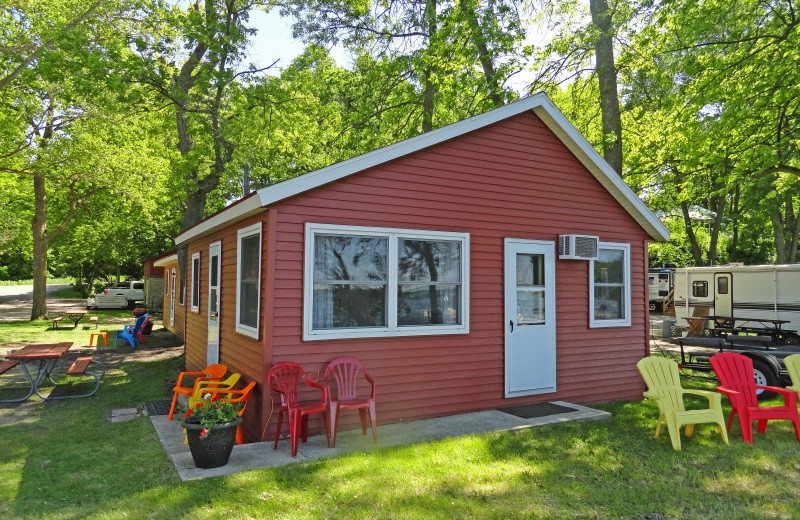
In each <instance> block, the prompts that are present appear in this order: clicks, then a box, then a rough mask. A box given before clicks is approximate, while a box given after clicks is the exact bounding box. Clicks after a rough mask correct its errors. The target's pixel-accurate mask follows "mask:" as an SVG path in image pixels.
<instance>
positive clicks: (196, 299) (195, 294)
mask: <svg viewBox="0 0 800 520" xmlns="http://www.w3.org/2000/svg"><path fill="white" fill-rule="evenodd" d="M191 309H192V312H200V253H199V252H198V253H193V254H192V301H191Z"/></svg>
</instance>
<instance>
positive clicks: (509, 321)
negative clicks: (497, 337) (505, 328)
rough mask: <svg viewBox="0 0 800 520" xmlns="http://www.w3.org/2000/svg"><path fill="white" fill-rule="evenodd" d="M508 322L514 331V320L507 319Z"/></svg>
mask: <svg viewBox="0 0 800 520" xmlns="http://www.w3.org/2000/svg"><path fill="white" fill-rule="evenodd" d="M508 324H509V325H511V332H514V320H508Z"/></svg>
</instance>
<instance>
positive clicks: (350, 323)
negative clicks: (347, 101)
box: [164, 94, 669, 441]
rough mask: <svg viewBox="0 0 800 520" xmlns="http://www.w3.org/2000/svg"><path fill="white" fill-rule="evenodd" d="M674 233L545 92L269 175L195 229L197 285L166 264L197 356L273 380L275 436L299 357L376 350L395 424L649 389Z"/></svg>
mask: <svg viewBox="0 0 800 520" xmlns="http://www.w3.org/2000/svg"><path fill="white" fill-rule="evenodd" d="M668 238H669V234H668V231H667V230H666V228H665V227H664V226H663V225H662V224H661V223H660V222H659V221H658V219H657V218H656V217H655V216H654V215H653V214H652V213H651V212H650V211H649V210H648V208H647V207H646V206H645V204H644V203H643V202H642V201H641V200H639V198H638V197H637V196H636V195H635V193H634V192H633V191H632V190H631V189H630V188H629V187H628V186H627V185H626V184H625V183H624V182H623V181H622V179H621V178H620V177H619V176H618V175H617V174H616V173H615V172H614V171H613V170H612V169H611V168H610V167H609V166H608V164H607V163H606V162H605V161H604V160H603V159H602V158H601V157H600V155H599V154H598V153H597V152H596V151H595V150H594V149H593V148H592V147H591V145H590V144H589V143H588V142H587V141H586V140H585V139H584V138H583V137H582V136H581V135H580V133H579V132H578V131H577V130H576V129H575V128H574V127H573V126H572V124H570V123H569V121H567V119H566V118H565V117H564V115H563V114H561V112H559V110H558V109H557V108H556V107H555V105H554V104H553V103H552V101H551V100H550V99H549V98H548V97H547V96H546V95H544V94H538V95H535V96H532V97H528V98H525V99H523V100H520V101H517V102H515V103H512V104H509V105H507V106H504V107H502V108H498V109H496V110H493V111H491V112H487V113H484V114H481V115H478V116H475V117H473V118H471V119H468V120H465V121H461V122H459V123H456V124H453V125H450V126H447V127H444V128H441V129H438V130H435V131H433V132H430V133H426V134H423V135H420V136H417V137H414V138H412V139H408V140H406V141H402V142H400V143H397V144H394V145H392V146H389V147H386V148H383V149H380V150H376V151H374V152H371V153H368V154H365V155H362V156H359V157H355V158H353V159H350V160H347V161H344V162H342V163H338V164H334V165H332V166H329V167H326V168H323V169H321V170H318V171H314V172H311V173H308V174H306V175H303V176H301V177H297V178H294V179H291V180H287V181H285V182H282V183H280V184H277V185H274V186H270V187H267V188H263V189H261V190H259V191H258V192H256V193H253V194H251V195H249V196H247V197H245V198H244V199H242V200H240V201H238V202H237V203H236V204H233V205H231V206H229V207H227V208H225V209H224V210H222V211H220V212H219V213H217V214H215V215H213V216H211V217H209V218H208V219H206V220H204V221H203V222H201V223H199V224H198V225H197V226H195V227H193V228H191V229H189V230H187V231H186V232H184V233H182V234H181V235H180V236H178V237H177V238H176V243H177V244H178V245H183V244H185V245H186V246H188V270H187V274H186V276H187V280H186V292H185V295H181V294H179V291H177V290H176V289H174V288H175V287H179V286H180V281H179V280H177V281H176V278H175V277H176V276H179V273H178V270H173V267H174V266H167V265H165V268H166V269H165V271H166V273H168V277H167V279H166V281H167V283H166V284H165V286H166V287H167V288H168V291H167V292H168V293H169V294H166V295H165V300H164V302H165V303H164V306H165V321H166V309H167V308H170V307H169V306H170V305H173V303H172V302H176V303H175V304H174V309H175V310H174V311H173V315H172V316H173V317H172V318H171V319H172V321H171V323H172V325H171V328H172V329H173V330H175V331H177V332H179V333H181V332H183V331H185V341H186V365H187V369H189V370H197V369H200V368H202V367H204V366H206V365H207V364H210V363H216V362H219V363H224V364H226V365H227V366H228V367H230V369H231V370H233V371H237V372H240V373H241V374H242V375H243V379H244V380H246V381H253V380H255V381H257V382H258V383H259V384H258V386H257V387H256V391H255V395H254V401H255V402H251V405H250V406H251V407H250V408H249V409H248V414H247V415H248V417H247V418H246V431H247V437H248V440H249V441H259V440H262V439H270V438H272V437H271V435H272V433H271V432H272V431H273V428H274V423H275V419H274V417H273V415H274V413H273V412H274V411H277V410H276V409H274V408H273V407H274V405H273V404H272V400H273V399H275V397H274V396H272V395H271V394H270V390H269V386H268V385H267V384H266V375H267V372H268V371H269V369H270V367H271V366H272V364H273V363H276V362H279V361H293V362H296V363H299V364H300V365H302V367H303V369H304V370H306V371H308V372H320V373H322V372H323V371H324V369H325V366H326V364H327V363H328V362H329V361H330V360H332V359H334V358H336V357H339V356H355V357H357V358H360V359H361V360H363V361H364V363H365V364H366V366H367V367H368V368H369V372H370V374H371V375H372V376H373V377H374V379H375V380H376V383H377V388H378V392H377V410H378V411H377V415H378V420H379V422H380V423H388V422H396V421H401V420H402V421H407V420H413V419H420V418H425V417H433V416H443V415H450V414H458V413H463V412H469V411H477V410H486V409H493V408H501V407H507V406H511V405H515V404H522V403H532V402H539V401H554V400H560V401H569V402H574V403H591V402H600V401H608V400H614V399H634V398H639V397H641V393H642V391H643V390H644V384H643V382H642V380H641V378H640V377H639V375H638V372H637V370H636V362H637V361H638V360H639V359H641V358H642V357H643V356H645V355H647V353H648V346H649V342H648V336H649V334H648V328H649V327H648V287H647V272H648V271H647V267H648V265H647V264H648V262H647V260H648V258H647V244H648V242H649V241H651V240H657V241H665V240H668ZM170 260H171V261H172V262H175V265H177V257H172V258H171V259H170ZM355 415H356V417H357V414H355ZM271 418H272V419H271ZM270 419H271V420H270ZM343 419H345V420H346V419H348V418H347V417H345V418H343ZM267 421H270V424H269V428H267V426H266V424H265V423H267ZM352 421H353V423H352V424H351V425H350V427H353V426H355V424H356V422H357V419H356V418H352ZM342 426H343V428H347V425H346V424H343V425H342ZM313 427H316V428H317V429H319V427H320V425H319V424H316V425H314V424H312V428H313ZM343 428H340V429H343Z"/></svg>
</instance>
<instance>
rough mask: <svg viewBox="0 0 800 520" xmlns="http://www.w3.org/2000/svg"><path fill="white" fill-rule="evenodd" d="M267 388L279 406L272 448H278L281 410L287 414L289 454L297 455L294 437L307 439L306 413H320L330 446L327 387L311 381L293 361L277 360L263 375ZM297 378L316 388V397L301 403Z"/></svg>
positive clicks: (281, 422)
mask: <svg viewBox="0 0 800 520" xmlns="http://www.w3.org/2000/svg"><path fill="white" fill-rule="evenodd" d="M267 380H268V381H269V384H270V388H272V390H273V391H274V392H276V393H277V394H279V395H280V396H281V409H280V410H279V411H278V425H277V427H276V429H275V445H274V446H273V448H272V449H274V450H276V449H278V439H279V438H280V434H281V425H282V424H283V415H284V413H285V414H287V415H288V416H289V439H290V441H291V445H292V457H296V456H297V444H298V439H299V438H302V439H303V442H306V441H307V440H308V416H309V415H313V414H316V413H321V414H322V417H323V419H324V421H325V436H326V437H327V438H328V447H330V430H329V421H328V388H327V387H326V386H325V385H323V384H321V383H316V382H314V381H312V380H311V379H310V378H309V377H308V374H306V373H305V372H304V371H303V369H302V367H301V366H300V365H298V364H297V363H290V362H286V361H284V362H281V363H276V364H275V365H273V366H272V368H271V369H270V370H269V374H268V375H267ZM300 380H302V381H303V383H305V384H306V386H308V387H310V388H315V389H318V390H319V391H320V398H319V401H312V402H309V403H305V404H304V403H301V402H300V396H299V390H298V383H299V382H300Z"/></svg>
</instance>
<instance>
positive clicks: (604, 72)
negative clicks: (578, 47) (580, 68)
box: [589, 0, 622, 175]
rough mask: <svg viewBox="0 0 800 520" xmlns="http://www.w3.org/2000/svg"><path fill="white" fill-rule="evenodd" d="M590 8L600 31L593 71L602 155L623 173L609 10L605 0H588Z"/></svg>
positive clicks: (615, 72)
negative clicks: (597, 98) (600, 117)
mask: <svg viewBox="0 0 800 520" xmlns="http://www.w3.org/2000/svg"><path fill="white" fill-rule="evenodd" d="M589 10H590V11H591V13H592V23H593V24H594V26H595V27H597V29H598V31H599V32H600V35H599V37H598V38H597V42H596V43H595V71H596V72H597V82H598V87H599V89H600V111H601V113H602V120H603V157H604V158H605V160H606V161H607V162H608V164H610V165H611V167H612V168H613V169H614V171H615V172H617V173H618V174H619V175H622V118H621V116H620V111H619V96H618V94H617V70H616V66H615V64H614V33H613V29H612V24H611V13H610V10H609V8H608V2H607V1H606V0H589Z"/></svg>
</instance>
